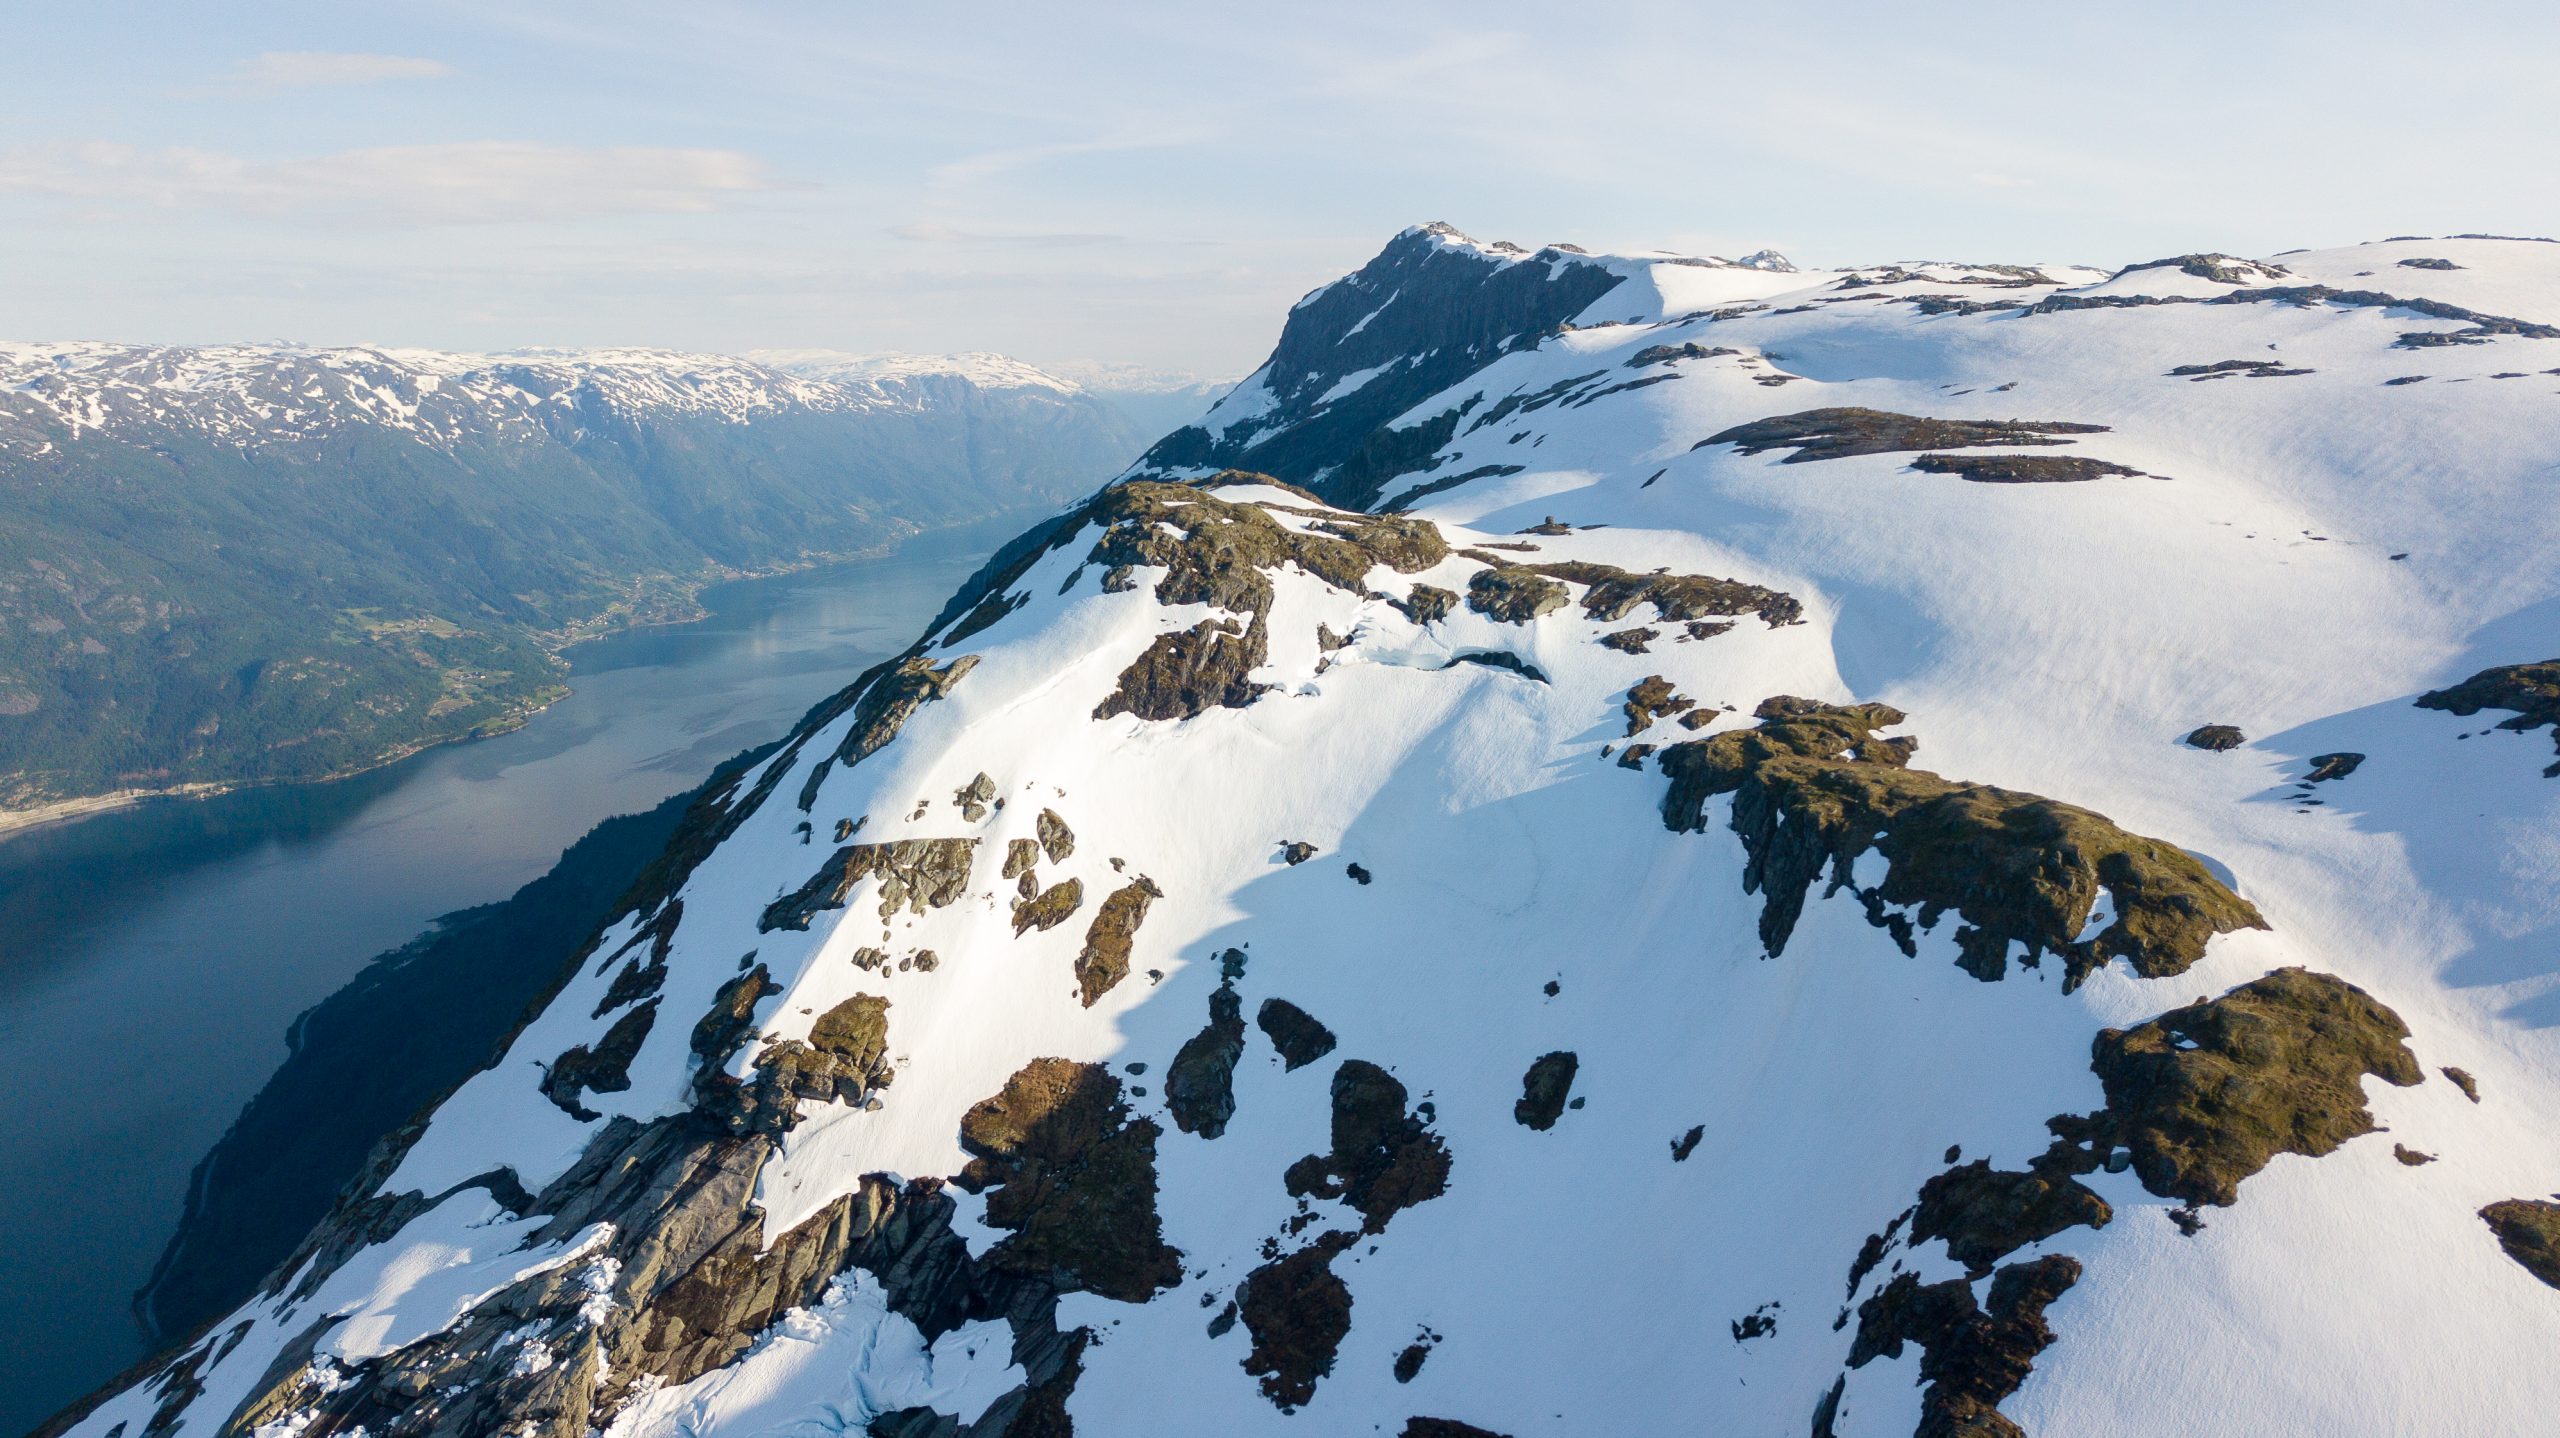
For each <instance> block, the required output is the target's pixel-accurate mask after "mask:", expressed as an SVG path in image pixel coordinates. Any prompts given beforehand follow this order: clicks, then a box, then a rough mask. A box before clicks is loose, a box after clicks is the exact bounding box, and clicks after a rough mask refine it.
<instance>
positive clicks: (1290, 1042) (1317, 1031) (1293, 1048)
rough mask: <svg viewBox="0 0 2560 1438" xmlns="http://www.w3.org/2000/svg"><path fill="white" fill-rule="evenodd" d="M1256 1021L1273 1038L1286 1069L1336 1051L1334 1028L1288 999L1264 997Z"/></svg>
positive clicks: (1312, 1061)
mask: <svg viewBox="0 0 2560 1438" xmlns="http://www.w3.org/2000/svg"><path fill="white" fill-rule="evenodd" d="M1253 1022H1254V1025H1255V1026H1256V1027H1258V1028H1260V1029H1261V1030H1262V1032H1263V1033H1264V1034H1265V1035H1266V1036H1267V1037H1269V1038H1270V1040H1271V1046H1272V1047H1273V1048H1275V1049H1277V1050H1279V1051H1280V1062H1281V1066H1282V1072H1284V1073H1285V1072H1289V1071H1292V1070H1296V1069H1302V1068H1305V1067H1306V1066H1307V1065H1309V1064H1311V1063H1314V1062H1315V1061H1316V1060H1318V1059H1320V1058H1323V1057H1324V1056H1325V1055H1326V1054H1329V1053H1331V1052H1333V1046H1334V1037H1333V1030H1331V1029H1329V1028H1326V1027H1325V1026H1324V1025H1323V1024H1320V1023H1318V1022H1316V1020H1315V1017H1314V1016H1313V1015H1311V1014H1309V1013H1308V1012H1307V1011H1306V1010H1305V1009H1302V1008H1300V1007H1298V1006H1297V1005H1296V1004H1293V1003H1291V1002H1289V1001H1288V1000H1287V999H1264V1000H1263V1001H1262V1007H1261V1008H1260V1009H1259V1010H1257V1011H1255V1013H1254V1016H1253Z"/></svg>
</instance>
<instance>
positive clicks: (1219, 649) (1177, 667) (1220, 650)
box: [1093, 618, 1271, 720]
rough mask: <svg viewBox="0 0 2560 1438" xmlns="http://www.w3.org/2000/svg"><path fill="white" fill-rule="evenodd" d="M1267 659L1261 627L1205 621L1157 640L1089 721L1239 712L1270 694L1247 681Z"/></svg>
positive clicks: (1123, 675)
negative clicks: (1125, 717) (1227, 710)
mask: <svg viewBox="0 0 2560 1438" xmlns="http://www.w3.org/2000/svg"><path fill="white" fill-rule="evenodd" d="M1270 657H1271V643H1270V636H1269V635H1268V634H1266V633H1265V632H1264V631H1263V625H1262V621H1261V620H1260V619H1258V618H1257V619H1254V620H1251V621H1249V622H1248V624H1247V625H1246V626H1244V627H1239V626H1238V625H1237V623H1236V621H1234V620H1232V619H1203V620H1201V621H1200V622H1199V623H1197V624H1195V625H1193V626H1191V627H1190V628H1189V629H1177V630H1175V631H1173V632H1172V633H1170V634H1159V635H1157V636H1156V638H1155V641H1154V642H1153V643H1151V644H1149V645H1148V646H1147V647H1146V650H1145V652H1144V653H1141V654H1140V655H1139V656H1138V658H1137V660H1136V662H1134V663H1132V664H1131V665H1130V666H1129V667H1128V668H1127V669H1125V670H1122V671H1121V673H1120V682H1119V683H1118V684H1116V685H1114V686H1113V688H1112V690H1111V692H1110V693H1109V694H1107V695H1105V696H1104V697H1103V700H1102V702H1101V703H1100V704H1097V705H1095V706H1094V710H1093V717H1094V718H1096V719H1108V718H1110V717H1111V716H1112V715H1114V714H1135V715H1137V716H1138V717H1139V718H1141V719H1152V720H1167V719H1196V718H1198V717H1200V716H1201V715H1203V714H1206V713H1208V712H1209V711H1210V710H1212V709H1242V708H1244V707H1245V706H1246V705H1248V704H1251V703H1252V702H1253V701H1254V700H1256V699H1258V698H1260V697H1261V696H1262V695H1264V694H1266V693H1268V692H1270V689H1271V686H1270V685H1268V684H1257V683H1255V682H1253V681H1252V680H1250V679H1248V678H1246V677H1245V676H1246V675H1248V674H1250V673H1252V672H1253V671H1254V670H1256V669H1259V668H1261V667H1262V665H1263V664H1264V663H1265V662H1266V661H1267V660H1268V659H1269V658H1270Z"/></svg>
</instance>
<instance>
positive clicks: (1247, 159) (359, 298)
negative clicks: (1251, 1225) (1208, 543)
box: [0, 0, 2560, 376]
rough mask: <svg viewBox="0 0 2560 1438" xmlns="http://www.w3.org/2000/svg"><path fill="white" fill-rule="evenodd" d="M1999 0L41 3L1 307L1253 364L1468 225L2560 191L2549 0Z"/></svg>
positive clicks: (2412, 220)
mask: <svg viewBox="0 0 2560 1438" xmlns="http://www.w3.org/2000/svg"><path fill="white" fill-rule="evenodd" d="M1967 14H1968V19H1967V20H1966V21H1965V22H1964V23H1963V24H1960V25H1959V24H1951V23H1948V22H1947V21H1946V20H1944V19H1943V18H1942V17H1939V16H1933V15H1930V14H1926V13H1919V12H1911V11H1908V10H1907V9H1905V8H1900V7H1889V6H1884V5H1881V4H1870V3H1854V4H1849V3H1844V4H1834V5H1828V6H1822V7H1818V8H1798V9H1790V10H1784V11H1776V12H1756V11H1755V12H1723V13H1716V12H1704V11H1701V10H1699V9H1697V8H1696V7H1680V6H1669V5H1653V4H1638V5H1629V6H1623V7H1618V8H1616V9H1614V10H1612V11H1610V12H1608V13H1607V14H1605V15H1602V16H1598V17H1594V16H1591V15H1588V14H1585V15H1576V16H1572V17H1566V16H1562V15H1559V14H1557V13H1555V12H1552V11H1548V10H1542V9H1536V8H1532V7H1527V6H1517V5H1472V6H1465V7H1459V6H1452V5H1445V4H1426V5H1419V6H1409V7H1399V8H1398V9H1397V10H1395V11H1394V12H1392V13H1381V12H1374V11H1371V10H1368V9H1363V8H1359V7H1352V6H1346V5H1339V4H1318V5H1312V6H1304V7H1293V8H1292V9H1291V10H1290V11H1289V12H1288V13H1286V14H1281V15H1271V14H1262V15H1235V16H1224V17H1220V19H1219V20H1218V22H1217V23H1216V24H1214V25H1212V24H1208V23H1205V22H1204V21H1203V20H1202V19H1201V18H1200V17H1199V16H1198V14H1197V12H1194V11H1189V10H1180V9H1176V8H1174V7H1171V6H1164V5H1154V4H1127V5H1118V6H1114V7H1111V8H1110V9H1108V10H1107V11H1098V12H1090V13H1084V14H1077V15H1066V14H1060V13H1056V12H1053V11H1049V10H1038V9H1032V8H1028V7H997V8H996V9H993V10H982V11H976V12H972V13H971V14H969V15H967V16H959V15H953V14H943V13H906V12H882V11H866V10H858V9H854V8H850V7H843V6H827V5H817V4H808V3H770V4H757V5H744V6H728V7H722V8H720V9H719V10H717V11H716V12H706V11H703V10H701V9H699V8H696V7H681V6H675V5H670V4H665V3H662V0H646V3H638V4H631V5H617V6H605V5H602V4H593V3H589V4H570V5H562V6H553V7H546V8H545V9H544V10H543V12H542V13H540V14H538V15H527V14H522V13H516V10H515V9H514V8H512V7H504V6H499V5H495V4H485V3H462V4H445V5H438V6H434V7H426V8H421V7H414V6H411V7H397V6H390V5H383V4H375V3H359V4H344V5H341V4H330V5H322V4H318V3H315V0H292V3H284V4H278V5H274V6H268V7H262V8H261V9H259V10H257V11H249V12H239V11H231V10H220V11H215V10H204V11H196V10H186V11H178V12H169V11H166V10H165V9H164V8H163V7H154V6H143V5H134V4H104V5H98V6H92V7H84V8H81V9H78V10H73V11H48V12H43V13H39V14H33V15H30V16H27V17H25V18H22V19H21V20H20V21H19V22H18V24H17V26H16V27H15V34H14V35H13V39H14V40H15V41H16V43H15V45H14V46H13V49H12V53H11V54H10V55H9V56H8V57H7V58H5V59H0V76H5V77H6V79H7V82H8V86H9V98H8V99H7V100H6V101H0V215H5V216H6V217H7V218H8V219H9V220H10V221H12V223H10V224H9V225H8V226H7V228H6V230H5V237H0V275H5V278H0V336H5V337H8V338H12V339H46V340H88V339H97V340H113V341H123V342H144V343H216V342H250V341H262V340H273V339H287V340H291V341H293V342H297V343H304V344H312V345H334V344H348V343H370V344H380V345H387V346H414V347H422V348H434V349H449V350H468V351H486V350H506V349H516V348H524V347H533V346H551V347H592V346H601V345H633V346H650V347H662V348H669V349H680V350H700V351H709V352H718V353H739V352H743V351H746V350H752V349H781V348H829V349H842V350H851V351H910V352H920V353H951V352H960V351H972V350H984V351H992V352H996V353H1002V354H1007V355H1013V356H1016V357H1019V358H1021V359H1024V360H1027V361H1029V362H1031V363H1034V364H1043V365H1064V364H1069V363H1072V362H1075V361H1087V360H1089V361H1099V362H1105V363H1120V364H1132V365H1140V366H1145V367H1150V368H1156V369H1165V370H1173V371H1180V372H1184V373H1191V374H1199V375H1207V376H1220V375H1226V376H1231V375H1236V374H1241V373H1243V372H1245V371H1247V370H1250V369H1251V368H1252V367H1253V366H1254V365H1255V364H1257V363H1258V362H1259V361H1260V359H1261V357H1262V355H1263V353H1264V352H1265V351H1266V350H1267V349H1268V347H1269V345H1270V342H1271V340H1272V338H1273V336H1274V335H1275V334H1276V333H1277V332H1278V329H1279V325H1280V322H1281V320H1282V318H1283V317H1284V315H1285V313H1286V311H1287V309H1288V307H1289V305H1290V304H1291V303H1292V302H1293V301H1295V300H1296V299H1297V298H1298V297H1299V296H1300V295H1302V294H1304V293H1305V292H1306V291H1307V290H1308V289H1309V288H1311V287H1313V286H1315V285H1317V284H1320V283H1323V282H1324V281H1326V280H1328V279H1331V278H1333V277H1334V276H1336V275H1338V274H1340V273H1342V272H1343V271H1345V270H1348V269H1350V268H1353V267H1355V266H1357V265H1358V264H1359V263H1361V262H1362V261H1363V260H1365V259H1366V258H1367V257H1368V256H1369V255H1371V254H1373V253H1375V252H1376V250H1377V249H1378V248H1379V247H1380V246H1381V245H1382V244H1383V243H1384V242H1385V241H1386V240H1387V239H1388V238H1389V237H1390V236H1391V235H1393V234H1394V233H1395V232H1396V231H1397V230H1399V229H1401V228H1402V227H1404V226H1406V225H1408V224H1415V223H1420V222H1424V221H1429V220H1435V219H1437V220H1447V221H1449V222H1451V223H1453V224H1455V225H1457V226H1458V227H1459V228H1461V229H1464V230H1466V231H1468V232H1469V233H1471V234H1475V235H1478V236H1481V237H1484V238H1489V239H1490V238H1501V239H1509V240H1513V241H1517V242H1520V243H1523V244H1530V245H1536V244H1540V243H1547V242H1555V241H1562V242H1569V243H1576V244H1581V245H1585V246H1588V247H1591V248H1594V249H1651V248H1662V249H1671V250H1677V251H1682V252H1688V253H1722V254H1741V253H1745V252H1748V251H1750V250H1755V249H1759V248H1761V247H1763V246H1769V247H1774V248H1776V249H1778V250H1780V251H1783V252H1785V253H1786V254H1788V255H1789V256H1790V257H1792V258H1794V259H1796V260H1797V261H1798V262H1799V263H1804V264H1811V265H1845V264H1858V263H1874V262H1881V261H1887V260H1897V259H1913V258H1962V259H1976V260H2002V261H2017V262H2030V263H2032V262H2074V263H2087V264H2099V265H2113V264H2121V263H2126V262H2130V261H2136V260H2141V259H2148V258H2154V257H2156V256H2159V255H2164V254H2175V253H2181V252H2185V251H2191V250H2198V249H2209V250H2225V251H2230V252H2233V253H2240V254H2255V255H2263V254H2268V253H2272V252H2275V251H2278V250H2284V249H2291V248H2295V247H2302V246H2309V247H2322V246H2329V245H2336V244H2343V243H2350V242H2354V241H2359V240H2368V239H2379V238H2382V237H2384V236H2386V235H2391V234H2398V233H2407V232H2418V233H2435V234H2443V233H2454V232H2460V231H2488V232H2497V233H2520V234H2536V233H2549V232H2551V231H2553V230H2556V229H2560V194H2555V193H2554V192H2553V191H2552V189H2551V187H2550V186H2549V185H2548V184H2547V183H2542V182H2541V180H2542V177H2543V176H2545V175H2547V174H2548V171H2549V166H2548V164H2547V162H2546V160H2547V157H2546V158H2544V159H2538V158H2537V156H2540V155H2543V154H2544V152H2545V151H2547V150H2548V149H2549V148H2550V144H2551V141H2550V139H2549V137H2550V136H2552V135H2554V134H2560V91H2555V90H2554V89H2553V87H2550V86H2548V85H2544V84H2541V83H2539V82H2538V81H2537V80H2535V79H2534V78H2533V77H2532V75H2531V72H2532V71H2533V69H2534V67H2535V64H2536V63H2537V57H2538V56H2540V55H2542V54H2547V53H2549V50H2550V41H2552V40H2554V39H2560V17H2555V16H2554V15H2553V13H2552V12H2550V11H2548V10H2547V9H2544V8H2538V7H2525V6H2521V5H2512V4H2500V5H2483V6H2475V7H2468V8H2466V9H2465V10H2463V11H2462V12H2459V13H2455V14H2450V15H2434V14H2427V15H2421V14H2417V13H2415V12H2411V11H2408V10H2405V9H2395V8H2388V7H2383V6H2375V5H2351V6H2346V7H2339V8H2337V9H2334V10H2332V11H2330V12H2325V13H2324V14H2323V15H2322V16H2321V17H2320V18H2319V19H2318V20H2317V21H2315V22H2307V23H2306V22H2297V21H2293V20H2290V19H2288V18H2285V17H2282V16H2277V15H2273V14H2268V13H2264V12H2251V11H2246V10H2238V11H2235V10H2232V9H2228V8H2220V7H2210V8H2209V7H2206V6H2203V5H2200V4H2175V5H2165V6H2156V7H2150V9H2149V12H2148V13H2147V14H2145V15H2144V16H2142V17H2140V18H2139V19H2138V20H2126V19H2120V18H2113V17H2109V16H2103V15H2098V14H2094V13H2084V12H2080V11H2073V10H2055V9H2052V8H2050V7H2036V8H2029V7H2026V6H2022V5H2005V4H2004V5H1994V6H1982V7H1973V8H1971V9H1970V10H1969V11H1968V12H1967ZM2430 77H2435V78H2430ZM2537 135H2538V136H2542V137H2544V138H2543V139H2541V140H2535V139H2534V138H2533V137H2534V136H2537ZM1381 137H1391V138H1392V140H1393V143H1392V144H1382V143H1378V141H1379V140H1380V138H1381ZM2341 173H2346V174H2360V175H2370V176H2372V177H2373V179H2374V183H2372V184H2370V185H2359V184H2344V185H2341V184H2338V183H2335V182H2334V178H2335V177H2336V176H2337V175H2339V174H2341ZM2483 195H2486V196H2490V197H2491V198H2490V199H2489V200H2488V201H2487V202H2485V203H2484V202H2482V201H2481V200H2480V199H2479V198H2478V197H2480V196H2483Z"/></svg>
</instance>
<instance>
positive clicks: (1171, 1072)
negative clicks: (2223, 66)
mask: <svg viewBox="0 0 2560 1438" xmlns="http://www.w3.org/2000/svg"><path fill="white" fill-rule="evenodd" d="M1243 1057H1244V1000H1243V999H1242V998H1241V997H1239V996H1238V995H1237V993H1236V986H1235V982H1234V980H1232V979H1230V980H1228V981H1226V982H1224V983H1221V984H1219V985H1218V987H1217V988H1216V989H1215V990H1213V991H1212V992H1211V993H1210V995H1209V1022H1208V1024H1207V1025H1206V1026H1205V1027H1203V1028H1202V1029H1201V1030H1200V1032H1198V1033H1196V1034H1193V1035H1192V1036H1191V1037H1190V1038H1189V1039H1186V1040H1184V1042H1183V1045H1182V1048H1181V1049H1180V1051H1178V1052H1176V1053H1175V1054H1174V1056H1173V1063H1172V1064H1171V1065H1170V1066H1169V1067H1167V1068H1166V1069H1165V1075H1164V1106H1165V1111H1166V1112H1168V1113H1170V1114H1172V1115H1173V1125H1174V1127H1176V1128H1178V1129H1181V1130H1182V1131H1183V1132H1184V1133H1196V1134H1198V1135H1200V1136H1201V1137H1202V1138H1216V1137H1217V1136H1218V1135H1220V1134H1222V1133H1225V1132H1226V1131H1227V1120H1228V1119H1230V1118H1233V1117H1235V1112H1236V1091H1235V1075H1236V1061H1237V1060H1238V1059H1241V1058H1243Z"/></svg>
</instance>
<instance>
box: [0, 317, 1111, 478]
mask: <svg viewBox="0 0 2560 1438" xmlns="http://www.w3.org/2000/svg"><path fill="white" fill-rule="evenodd" d="M938 380H957V381H960V382H963V383H966V384H969V385H972V386H975V387H977V388H980V389H987V390H1007V391H1039V390H1046V391H1050V392H1052V393H1054V394H1056V395H1058V396H1060V397H1064V396H1069V395H1074V394H1078V393H1081V389H1080V387H1079V386H1078V385H1077V384H1075V382H1074V381H1072V380H1066V379H1061V378H1059V377H1057V376H1055V375H1051V374H1048V373H1046V372H1044V371H1042V370H1039V369H1036V368H1034V367H1032V366H1030V365H1026V364H1024V363H1022V362H1021V361H1019V360H1013V359H1008V358H1006V357H1005V356H1002V355H988V354H969V355H949V356H928V355H869V356H850V355H845V354H841V353H838V352H835V351H777V352H773V353H771V354H769V355H763V356H757V357H750V358H740V357H731V356H726V355H701V354H684V353H680V352H676V351H672V350H657V349H591V350H518V351H512V352H509V353H504V354H485V355H484V354H457V353H448V352H445V351H439V350H420V349H399V348H368V347H342V348H322V349H309V348H304V347H301V346H296V345H207V346H196V347H189V346H173V345H118V344H101V343H50V344H48V343H29V342H11V343H0V451H6V450H8V449H12V448H14V449H18V450H21V451H33V452H41V450H42V448H43V447H44V446H45V445H47V444H48V443H49V440H50V438H51V436H49V435H48V433H47V431H48V430H50V429H54V428H60V429H64V430H68V431H69V433H70V435H71V436H73V437H77V436H79V435H80V434H81V433H83V432H85V431H92V430H107V431H111V432H112V431H115V430H118V429H123V428H131V427H139V426H145V425H164V426H166V425H176V426H182V427H184V428H186V429H188V430H191V431H193V432H196V433H199V434H202V435H206V436H209V437H212V438H216V439H220V440H226V441H231V442H234V443H244V444H246V443H258V444H270V443H277V442H290V441H294V440H303V439H310V438H316V437H320V436H324V435H328V434H332V433H336V432H338V431H341V430H343V429H345V428H347V427H349V426H351V425H359V424H361V425H368V426H372V427H377V428H381V429H387V430H395V431H402V432H406V433H409V434H411V435H414V436H415V437H417V438H418V439H420V440H422V441H426V442H429V443H436V442H450V441H452V440H454V439H456V438H458V437H459V436H460V435H461V434H463V433H465V432H469V431H482V432H485V431H489V430H498V431H502V432H503V431H505V430H507V429H509V428H515V429H537V428H539V427H540V426H541V425H542V424H543V422H544V419H545V416H546V413H547V412H548V413H554V414H556V413H561V412H567V413H571V414H574V413H575V412H576V411H577V410H578V409H580V408H581V407H583V406H596V405H600V406H603V407H605V408H608V409H610V410H613V411H616V412H618V413H620V414H622V415H624V416H626V417H627V416H639V415H650V414H655V415H678V416H685V417H690V418H710V419H718V420H723V421H726V422H729V423H732V424H744V423H747V422H749V421H751V420H753V419H756V418H758V417H763V416H769V415H773V414H777V413H783V412H806V413H819V414H826V413H839V412H844V411H862V410H896V409H915V408H919V407H921V406H922V405H923V404H924V403H925V402H926V401H925V398H924V397H923V396H922V395H921V394H919V393H918V386H919V385H925V384H930V383H932V382H934V381H938Z"/></svg>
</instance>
